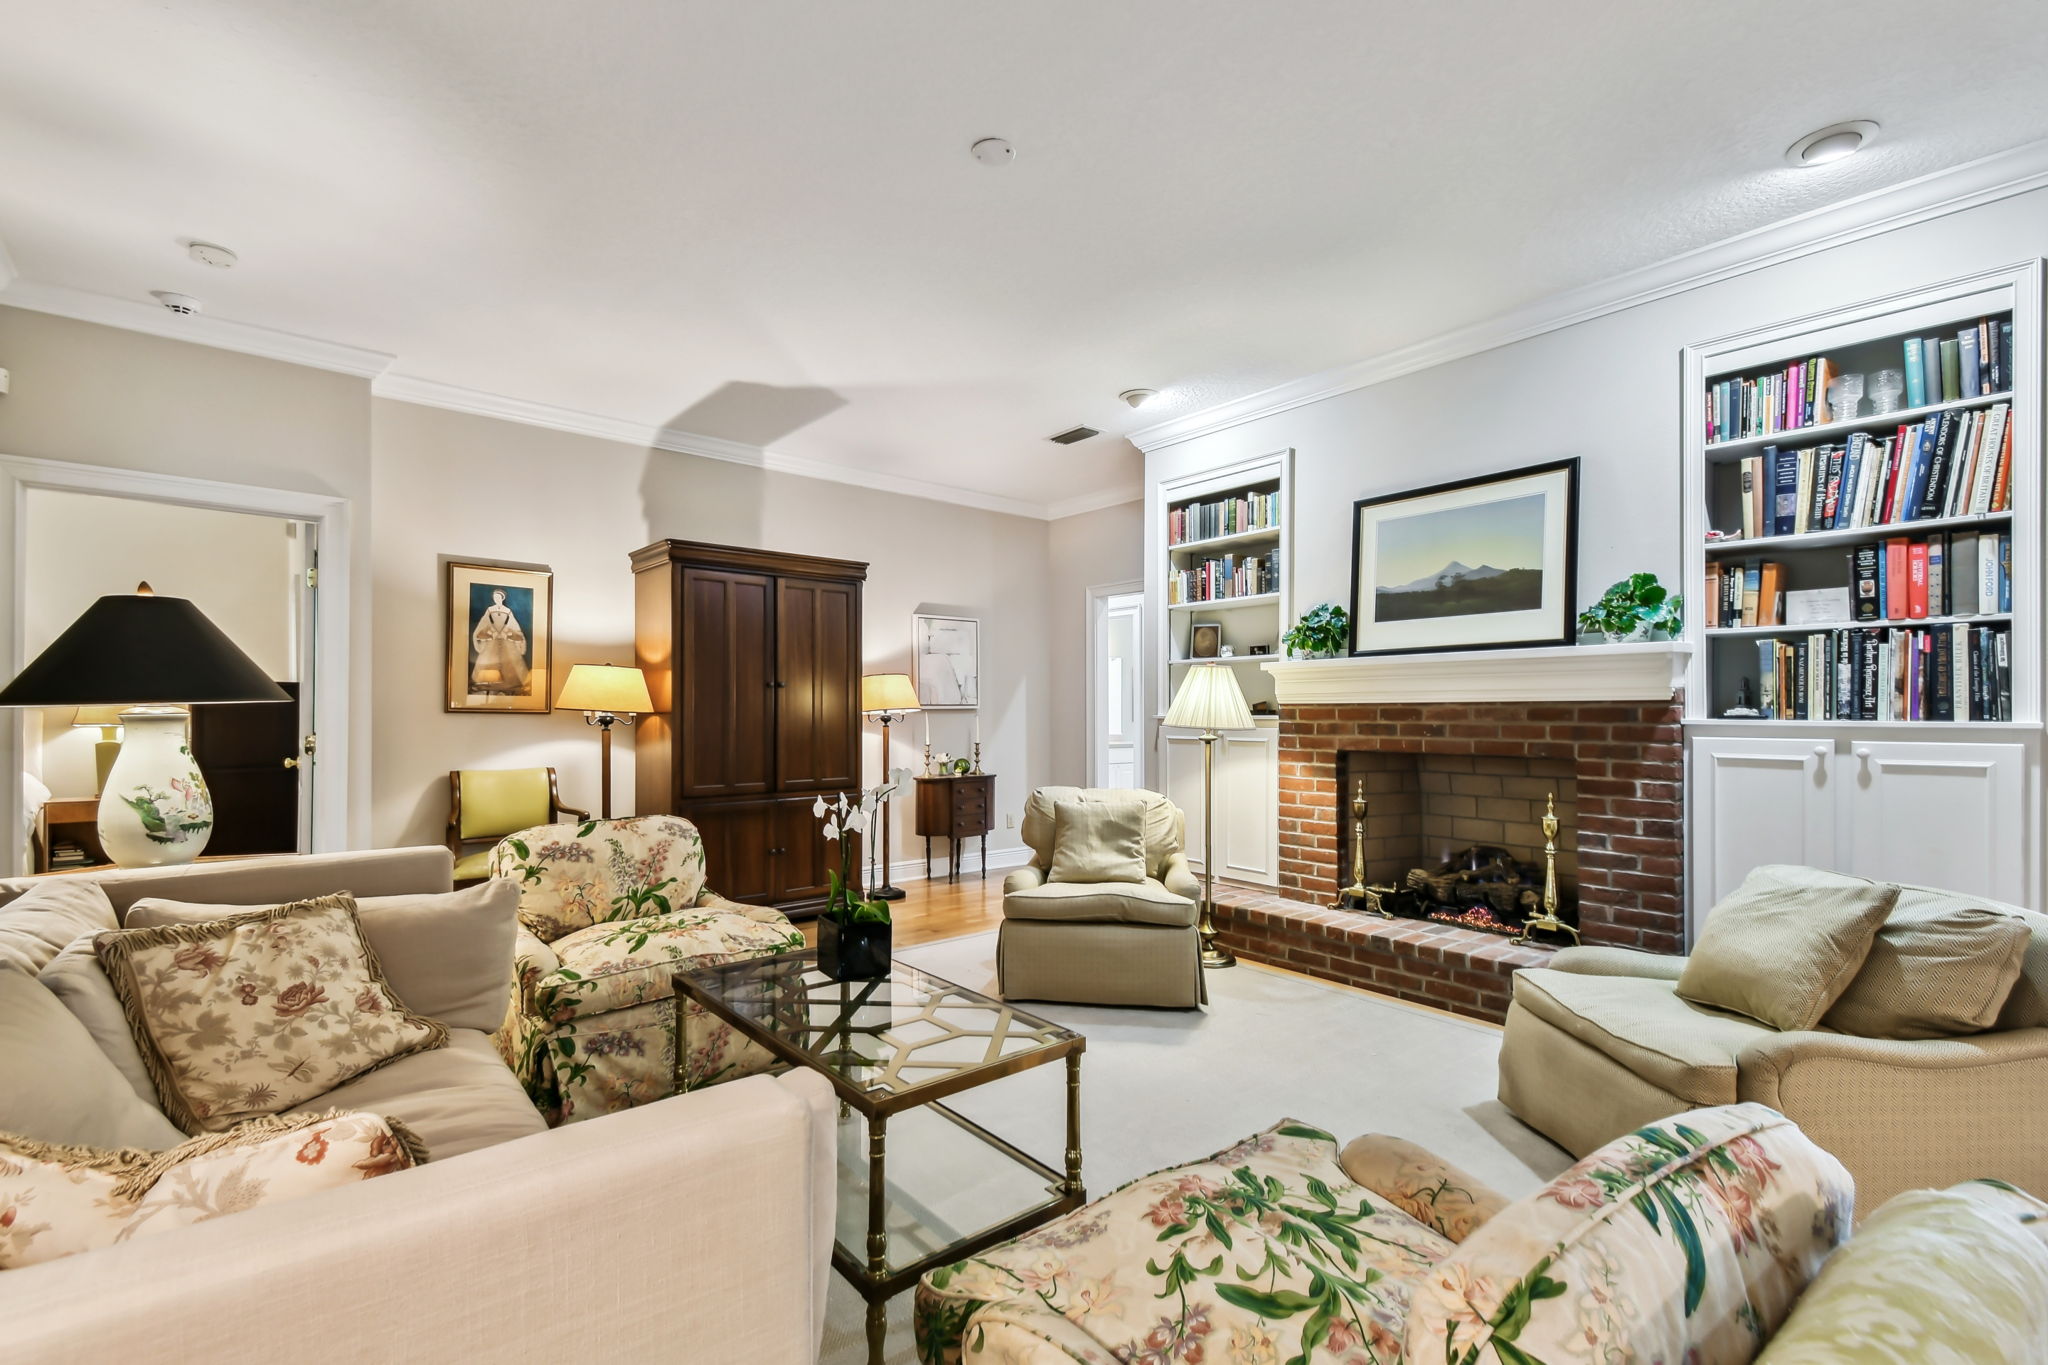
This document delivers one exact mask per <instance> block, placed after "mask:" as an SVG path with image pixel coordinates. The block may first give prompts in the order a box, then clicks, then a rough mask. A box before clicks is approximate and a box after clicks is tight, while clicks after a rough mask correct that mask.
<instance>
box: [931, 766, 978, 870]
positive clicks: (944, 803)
mask: <svg viewBox="0 0 2048 1365" xmlns="http://www.w3.org/2000/svg"><path fill="white" fill-rule="evenodd" d="M995 806H996V775H995V774H994V773H974V774H971V775H968V776H964V777H920V778H918V779H917V832H918V833H919V834H921V835H923V836H924V875H925V876H926V878H927V879H929V878H930V876H931V875H932V840H933V839H947V840H950V841H951V844H952V857H951V860H950V864H949V866H948V868H947V871H946V880H947V881H954V880H956V879H958V877H959V875H960V841H961V840H962V839H972V838H975V837H977V836H979V838H980V839H981V875H982V877H983V879H984V880H986V879H987V877H988V832H989V830H991V829H992V828H994V827H995Z"/></svg>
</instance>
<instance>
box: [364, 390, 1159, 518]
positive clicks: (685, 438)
mask: <svg viewBox="0 0 2048 1365" xmlns="http://www.w3.org/2000/svg"><path fill="white" fill-rule="evenodd" d="M370 392H371V393H372V394H374V395H375V396H377V397H379V398H390V399H395V400H397V401H398V402H402V403H418V404H420V405H422V406H424V407H430V408H446V409H448V410H449V411H451V412H466V413H469V414H471V415H472V416H476V417H495V418H497V419H499V420H501V421H507V422H520V423H524V424H525V425H527V426H535V427H548V428H551V429H552V430H555V431H567V432H573V433H575V434H576V435H579V436H595V437H597V438H598V439H600V440H605V441H618V442H621V443H622V444H625V445H631V446H639V447H640V448H642V449H644V450H650V449H651V450H666V451H670V452H672V453H674V454H678V455H696V456H700V457H702V458H704V459H707V460H723V461H725V462H726V463H728V464H743V465H749V466H751V467H753V468H755V469H766V470H772V471H773V472H775V473H778V474H790V475H794V476H796V477H798V478H804V479H823V480H825V481H826V482H828V483H840V484H847V485H850V486H852V487H855V488H873V489H877V490H880V491H881V492H885V493H896V494H900V495H902V496H904V497H910V498H925V499H928V500H929V501H932V502H943V503H950V504H952V505H954V506H958V507H973V508H978V509H980V510H981V511H984V512H999V513H1002V514H1003V515H1006V516H1013V517H1029V518H1031V519H1033V520H1035V521H1050V520H1052V519H1053V517H1054V515H1055V514H1054V512H1053V510H1052V509H1051V508H1049V507H1047V506H1046V505H1045V504H1042V503H1035V502H1026V501H1025V500H1023V499H1022V498H1006V497H1003V496H1001V495H999V494H995V493H978V492H975V491H974V490H973V489H969V488H955V487H953V486H952V485H950V484H940V483H929V482H927V481H925V480H923V479H912V478H905V477H903V476H901V475H896V474H882V473H876V472H874V471H871V470H865V469H856V468H853V467H851V466H848V465H840V464H834V463H832V462H830V461H828V460H818V459H812V458H811V457H809V456H805V455H792V454H789V453H788V452H787V451H780V450H773V449H768V448H765V447H762V446H756V445H748V444H746V443H745V442H742V441H729V440H726V439H725V438H723V437H719V436H700V435H698V434H697V433H695V432H689V431H678V430H675V429H673V428H667V427H658V426H654V425H652V424H651V423H647V422H634V421H629V420H628V419H626V418H623V417H606V416H603V415H601V414H599V413H593V412H581V411H579V410H577V409H575V408H561V407H556V406H554V405H553V404H551V403H536V402H533V401H531V400H529V399H525V398H507V397H505V396H504V395H502V394H495V393H487V392H485V391H483V390H481V389H466V388H462V387H461V386H459V385H456V384H443V383H440V382H439V381H437V380H432V379H419V378H415V377H413V376H411V375H402V374H384V375H380V376H378V377H377V378H376V379H375V380H373V381H372V382H371V384H370ZM1118 500H1119V501H1120V500H1121V496H1120V497H1119V498H1118Z"/></svg>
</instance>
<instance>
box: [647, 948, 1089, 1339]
mask: <svg viewBox="0 0 2048 1365" xmlns="http://www.w3.org/2000/svg"><path fill="white" fill-rule="evenodd" d="M676 992H677V994H679V995H682V996H685V997H687V998H688V999H691V1000H694V1001H696V1002H697V1003H698V1004H700V1005H702V1006H703V1007H704V1008H705V1009H707V1010H709V1011H711V1013H712V1014H714V1015H716V1016H717V1017H718V1018H720V1019H723V1020H725V1021H726V1022H727V1023H730V1024H731V1025H732V1026H733V1027H735V1028H737V1029H739V1030H740V1031H741V1032H742V1033H743V1034H745V1035H746V1036H747V1037H748V1038H750V1039H752V1040H753V1041H755V1042H757V1043H759V1044H760V1045H761V1046H763V1047H765V1048H767V1049H768V1051H770V1052H772V1053H773V1054H775V1056H776V1057H778V1058H780V1059H781V1060H783V1061H785V1062H788V1063H789V1064H791V1065H793V1066H806V1067H809V1068H810V1069H811V1070H813V1071H816V1072H817V1073H819V1074H820V1075H822V1076H823V1077H824V1078H825V1079H826V1080H827V1081H829V1082H830V1083H831V1085H832V1088H833V1089H834V1090H835V1091H837V1092H838V1094H839V1099H840V1111H839V1112H840V1117H841V1122H840V1125H839V1164H840V1172H841V1182H840V1195H841V1197H840V1200H839V1218H838V1229H837V1236H836V1238H835V1240H834V1242H833V1246H832V1264H833V1266H834V1267H835V1268H836V1269H837V1270H838V1271H839V1273H840V1274H841V1275H844V1276H845V1277H846V1278H847V1280H848V1281H849V1282H851V1283H852V1284H853V1286H854V1287H855V1288H856V1289H858V1290H860V1292H861V1296H862V1297H863V1298H865V1299H866V1300H867V1302H868V1313H867V1335H868V1358H869V1360H870V1361H872V1362H876V1363H877V1365H879V1362H880V1361H881V1359H882V1345H883V1337H884V1332H885V1324H886V1314H887V1309H888V1300H889V1299H890V1298H891V1297H893V1296H894V1295H896V1294H900V1293H901V1292H903V1291H904V1290H905V1289H908V1288H909V1287H911V1286H912V1285H914V1284H916V1283H917V1279H918V1277H919V1276H920V1275H922V1274H924V1272H925V1271H927V1270H930V1269H932V1268H933V1267H934V1266H940V1265H949V1264H951V1263H952V1262H954V1261H957V1260H960V1259H961V1258H963V1257H967V1256H972V1255H973V1254H974V1253H976V1252H978V1251H982V1250H985V1249H986V1248H988V1247H991V1246H994V1245H995V1244H996V1243H998V1242H1002V1241H1007V1240H1008V1239H1010V1238H1012V1237H1015V1236H1017V1235H1019V1234H1020V1233H1023V1232H1026V1231H1028V1230H1029V1229H1031V1228H1034V1227H1036V1226H1038V1225H1039V1224H1040V1223H1043V1222H1046V1221H1047V1220H1049V1219H1051V1218H1054V1217H1056V1216H1058V1215H1059V1214H1062V1213H1065V1212H1067V1211H1068V1210H1070V1209H1076V1208H1079V1207H1080V1206H1081V1205H1082V1204H1084V1203H1086V1202H1087V1198H1088V1196H1087V1193H1086V1191H1085V1190H1084V1189H1083V1188H1082V1186H1081V1053H1082V1052H1083V1050H1085V1049H1086V1048H1087V1046H1088V1040H1087V1039H1086V1038H1083V1037H1082V1036H1081V1035H1080V1034H1078V1033H1074V1032H1072V1031H1071V1030H1068V1029H1064V1028H1061V1027H1060V1026H1059V1025H1057V1024H1054V1023H1051V1022H1049V1021H1048V1020H1045V1019H1041V1018H1039V1017H1038V1016H1037V1015H1034V1014H1027V1013H1026V1012H1025V1011H1023V1010H1020V1009H1018V1008H1016V1007H1015V1006H1013V1005H1010V1004H1007V1003H1005V1002H1004V1001H1001V1000H997V999H994V998H992V997H990V996H986V995H983V994H982V993H980V992H979V991H973V990H969V989H968V988H967V987H965V986H961V985H956V984H955V983H953V982H951V981H947V980H945V979H944V978H943V977H937V976H933V975H932V974H931V973H929V972H921V971H919V970H917V969H916V968H915V967H907V966H904V965H903V964H901V963H897V964H895V965H894V966H893V968H892V969H891V971H890V973H889V975H888V976H886V977H883V978H881V979H879V980H875V981H835V980H833V979H832V978H831V977H829V976H827V975H826V974H825V973H824V972H823V971H821V970H820V969H819V967H818V955H817V953H816V951H815V950H812V951H807V952H802V953H784V954H780V955H778V956H774V957H759V958H753V959H750V960H748V961H745V962H734V963H729V964H727V965H725V966H720V967H706V968H701V969H698V970H695V971H689V972H682V973H679V974H677V976H676ZM1062 1059H1064V1060H1065V1061H1066V1064H1067V1085H1066V1092H1067V1150H1066V1169H1065V1171H1063V1172H1062V1171H1056V1170H1054V1169H1053V1168H1052V1167H1050V1166H1048V1165H1046V1164H1044V1163H1043V1162H1041V1161H1039V1160H1037V1159H1036V1158H1034V1157H1031V1156H1028V1155H1026V1154H1025V1153H1024V1152H1022V1151H1020V1150H1018V1149H1017V1148H1016V1147H1015V1146H1013V1145H1012V1144H1010V1143H1009V1142H1007V1141H1005V1140H1004V1139H1002V1138H1000V1137H997V1136H996V1135H995V1134H994V1133H991V1132H989V1131H988V1130H987V1129H986V1128H983V1127H982V1126H981V1125H979V1124H977V1123H975V1122H973V1121H972V1120H970V1119H967V1118H965V1117H963V1116H961V1115H960V1114H957V1113H955V1112H953V1110H951V1109H949V1108H947V1107H946V1106H945V1105H943V1104H940V1103H939V1101H940V1100H942V1099H945V1098H946V1097H948V1096H950V1095H956V1094H958V1093H960V1092H961V1091H963V1090H970V1089H973V1088H974V1087H975V1086H980V1085H986V1084H988V1083H989V1082H991V1081H997V1080H1001V1079H1002V1078H1003V1077H1005V1076H1012V1075H1015V1074H1016V1073H1018V1072H1020V1071H1027V1070H1030V1069H1031V1068H1033V1067H1039V1066H1045V1065H1047V1064H1048V1063H1051V1062H1056V1061H1060V1060H1062ZM898 1116H900V1118H899V1117H898ZM892 1120H895V1123H894V1125H893V1128H892ZM892 1131H893V1132H894V1133H895V1134H896V1137H897V1150H898V1154H899V1156H903V1157H906V1158H907V1160H905V1161H903V1162H901V1163H899V1164H900V1165H902V1166H905V1167H907V1168H908V1170H909V1171H910V1175H909V1176H908V1177H905V1176H904V1175H903V1174H902V1172H901V1171H899V1172H898V1173H897V1174H896V1175H893V1176H892V1174H891V1173H890V1169H889V1163H888V1157H889V1150H890V1149H889V1137H890V1134H891V1132H892ZM863 1137H864V1139H865V1140H864V1141H863ZM863 1147H864V1148H865V1152H863V1151H862V1149H863Z"/></svg>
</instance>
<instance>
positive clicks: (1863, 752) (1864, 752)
mask: <svg viewBox="0 0 2048 1365" xmlns="http://www.w3.org/2000/svg"><path fill="white" fill-rule="evenodd" d="M1856 757H1858V758H1860V759H1862V760H1863V761H1864V762H1866V763H1868V762H1869V761H1870V750H1868V749H1863V748H1859V749H1857V750H1856Z"/></svg>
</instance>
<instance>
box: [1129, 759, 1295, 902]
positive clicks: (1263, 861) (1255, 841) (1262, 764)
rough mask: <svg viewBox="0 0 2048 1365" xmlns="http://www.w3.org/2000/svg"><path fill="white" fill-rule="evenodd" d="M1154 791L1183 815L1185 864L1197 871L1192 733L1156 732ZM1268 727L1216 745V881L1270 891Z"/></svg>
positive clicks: (1275, 803)
mask: <svg viewBox="0 0 2048 1365" xmlns="http://www.w3.org/2000/svg"><path fill="white" fill-rule="evenodd" d="M1160 735H1161V738H1160V746H1159V748H1160V766H1161V768H1162V770H1163V773H1162V775H1163V778H1164V780H1163V781H1162V782H1161V783H1160V790H1161V791H1162V792H1164V793H1165V795H1166V796H1167V797H1169V798H1170V799H1171V800H1172V801H1173V803H1174V804H1175V805H1177V806H1179V807H1180V808H1181V810H1182V811H1183V812H1184V813H1185V814H1186V815H1187V826H1188V832H1187V850H1188V863H1189V865H1190V866H1192V867H1193V868H1194V870H1195V871H1196V872H1200V871H1202V866H1203V864H1202V859H1203V856H1204V852H1205V848H1206V845H1205V842H1204V830H1203V827H1202V740H1201V736H1200V734H1199V733H1198V732H1196V731H1193V730H1162V731H1161V732H1160ZM1278 741H1279V735H1278V733H1277V731H1275V730H1274V729H1273V728H1272V727H1270V726H1262V727H1260V728H1258V729H1255V730H1243V731H1235V730H1234V731H1231V732H1230V733H1228V734H1225V735H1224V736H1223V737H1222V738H1220V739H1218V740H1217V741H1216V798H1215V800H1216V864H1217V866H1216V875H1217V876H1219V877H1230V878H1233V879H1235V880H1237V881H1245V882H1259V883H1263V884H1265V885H1269V886H1270V885H1272V884H1274V883H1275V882H1277V881H1278V880H1279V867H1280V854H1279V828H1280V827H1279V823H1278V810H1279V792H1278V790H1277V781H1276V775H1277V773H1278V772H1279V764H1278V762H1277V759H1276V750H1277V745H1278Z"/></svg>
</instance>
